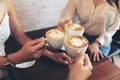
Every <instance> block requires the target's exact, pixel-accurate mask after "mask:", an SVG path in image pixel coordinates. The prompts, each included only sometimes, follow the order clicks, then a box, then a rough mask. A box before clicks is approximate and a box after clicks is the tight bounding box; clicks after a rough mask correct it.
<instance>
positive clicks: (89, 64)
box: [84, 54, 92, 69]
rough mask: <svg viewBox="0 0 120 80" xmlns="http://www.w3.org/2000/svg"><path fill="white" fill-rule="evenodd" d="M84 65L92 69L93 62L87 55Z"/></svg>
mask: <svg viewBox="0 0 120 80" xmlns="http://www.w3.org/2000/svg"><path fill="white" fill-rule="evenodd" d="M84 64H85V66H89V68H90V69H92V64H91V61H90V59H89V57H88V55H87V54H85V63H84Z"/></svg>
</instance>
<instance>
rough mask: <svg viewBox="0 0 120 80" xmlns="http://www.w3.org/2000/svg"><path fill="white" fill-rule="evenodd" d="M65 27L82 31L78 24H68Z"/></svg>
mask: <svg viewBox="0 0 120 80" xmlns="http://www.w3.org/2000/svg"><path fill="white" fill-rule="evenodd" d="M66 26H67V27H68V28H69V29H72V30H83V29H84V28H83V26H81V25H79V24H73V23H69V24H66Z"/></svg>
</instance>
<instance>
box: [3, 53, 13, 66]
mask: <svg viewBox="0 0 120 80" xmlns="http://www.w3.org/2000/svg"><path fill="white" fill-rule="evenodd" d="M7 65H11V66H12V67H14V65H15V63H14V62H13V61H11V60H10V59H9V55H6V56H4V66H7Z"/></svg>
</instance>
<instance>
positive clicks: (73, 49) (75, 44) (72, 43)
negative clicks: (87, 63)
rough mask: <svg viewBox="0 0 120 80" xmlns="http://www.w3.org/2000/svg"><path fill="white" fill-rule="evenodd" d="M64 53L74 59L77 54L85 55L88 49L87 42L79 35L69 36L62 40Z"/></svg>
mask: <svg viewBox="0 0 120 80" xmlns="http://www.w3.org/2000/svg"><path fill="white" fill-rule="evenodd" d="M64 45H65V51H66V53H67V54H68V55H69V56H70V57H75V56H76V55H77V54H78V52H82V53H85V51H86V50H87V47H88V40H87V39H86V38H85V37H83V36H80V35H70V36H67V37H66V38H65V40H64Z"/></svg>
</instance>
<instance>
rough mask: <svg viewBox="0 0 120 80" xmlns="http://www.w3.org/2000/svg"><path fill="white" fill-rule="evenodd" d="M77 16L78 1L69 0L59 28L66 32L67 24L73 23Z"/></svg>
mask: <svg viewBox="0 0 120 80" xmlns="http://www.w3.org/2000/svg"><path fill="white" fill-rule="evenodd" d="M76 14H77V13H76V0H69V2H68V4H67V5H66V7H65V8H64V10H63V12H62V14H61V19H60V21H59V23H58V27H57V28H59V29H61V30H64V26H65V24H66V23H68V22H70V21H72V20H73V19H74V18H75V16H76Z"/></svg>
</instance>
